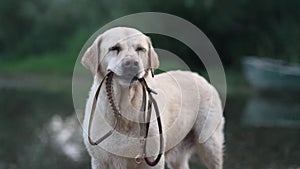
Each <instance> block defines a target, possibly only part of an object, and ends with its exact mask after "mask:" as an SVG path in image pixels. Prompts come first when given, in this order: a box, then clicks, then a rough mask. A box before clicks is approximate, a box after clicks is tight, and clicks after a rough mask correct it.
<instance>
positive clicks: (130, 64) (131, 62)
mask: <svg viewBox="0 0 300 169" xmlns="http://www.w3.org/2000/svg"><path fill="white" fill-rule="evenodd" d="M122 64H123V66H124V67H126V68H134V67H138V65H139V62H138V61H137V60H136V59H134V58H132V57H130V56H127V57H125V58H124V59H123V61H122Z"/></svg>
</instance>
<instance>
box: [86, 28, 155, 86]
mask: <svg viewBox="0 0 300 169" xmlns="http://www.w3.org/2000/svg"><path fill="white" fill-rule="evenodd" d="M81 63H82V64H83V65H84V66H85V67H86V68H88V69H89V70H90V71H91V72H92V73H93V75H97V74H99V75H100V76H103V75H105V74H106V73H107V72H108V71H112V72H114V74H115V77H116V79H117V81H118V82H119V83H120V84H121V85H128V84H130V82H131V81H132V80H133V79H137V78H142V77H144V76H146V75H147V74H148V70H151V71H154V70H155V69H157V68H158V66H159V61H158V57H157V54H156V52H155V51H154V49H153V47H152V44H151V41H150V38H149V37H147V36H146V35H144V34H143V33H141V32H140V31H138V30H136V29H133V28H126V27H116V28H112V29H110V30H108V31H106V32H104V33H103V34H101V35H99V36H98V37H97V38H96V40H95V41H94V43H93V44H92V45H91V46H90V47H89V48H88V49H87V50H86V52H85V53H84V55H83V57H82V60H81Z"/></svg>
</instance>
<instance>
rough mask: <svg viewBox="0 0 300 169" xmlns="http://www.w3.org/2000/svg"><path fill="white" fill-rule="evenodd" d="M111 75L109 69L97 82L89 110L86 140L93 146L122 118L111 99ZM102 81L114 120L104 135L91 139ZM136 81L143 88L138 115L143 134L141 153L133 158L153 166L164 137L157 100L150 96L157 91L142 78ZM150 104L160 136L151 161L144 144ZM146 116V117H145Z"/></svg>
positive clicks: (159, 154)
mask: <svg viewBox="0 0 300 169" xmlns="http://www.w3.org/2000/svg"><path fill="white" fill-rule="evenodd" d="M113 75H114V73H113V72H112V71H109V72H108V73H107V74H106V75H105V76H104V78H103V79H102V81H101V82H100V84H99V86H98V88H97V90H96V93H95V95H94V99H93V104H92V110H91V115H90V119H89V125H88V140H89V143H90V144H91V145H94V146H95V145H98V144H100V143H101V142H102V141H104V140H105V139H107V138H108V137H109V136H110V135H112V134H113V132H114V130H115V129H116V127H117V125H118V123H119V119H120V118H123V116H122V115H121V113H120V111H119V109H118V108H117V106H116V104H115V102H114V99H113V85H112V80H113ZM104 81H106V83H105V85H106V95H107V98H108V101H109V103H110V107H111V109H112V110H113V113H114V116H115V122H114V125H113V128H112V129H111V130H110V131H108V132H107V133H106V134H105V135H104V136H102V137H100V138H99V139H97V140H96V141H93V140H92V138H91V137H90V135H91V127H92V122H93V119H94V114H95V109H96V104H97V101H98V97H99V93H100V90H101V87H102V85H103V83H104ZM138 81H139V82H140V84H141V85H142V89H143V98H142V106H141V111H142V112H144V113H142V114H141V117H140V120H142V121H143V122H142V123H141V122H140V123H139V124H140V129H141V132H140V137H142V136H143V137H142V138H141V149H142V152H141V154H138V155H137V157H136V158H135V162H136V163H137V164H141V163H142V159H144V160H145V161H146V163H147V164H148V165H149V166H155V165H157V164H158V162H159V160H160V159H161V156H162V153H163V149H164V138H163V131H162V124H161V118H160V113H159V109H158V105H157V102H156V100H155V99H154V98H153V96H152V93H154V94H157V93H156V92H155V91H153V90H152V89H151V88H149V86H148V84H147V82H146V80H145V79H144V78H141V79H138ZM146 91H147V93H148V110H147V116H145V115H146V95H147V94H146ZM152 105H153V106H154V110H155V113H156V118H157V125H158V130H159V136H160V137H159V138H160V139H159V140H160V141H159V142H160V146H159V153H158V155H157V157H156V158H155V159H154V160H153V161H151V160H150V158H148V157H147V155H146V146H147V138H148V133H149V127H150V119H151V112H152ZM146 117H147V119H146ZM145 120H146V121H145Z"/></svg>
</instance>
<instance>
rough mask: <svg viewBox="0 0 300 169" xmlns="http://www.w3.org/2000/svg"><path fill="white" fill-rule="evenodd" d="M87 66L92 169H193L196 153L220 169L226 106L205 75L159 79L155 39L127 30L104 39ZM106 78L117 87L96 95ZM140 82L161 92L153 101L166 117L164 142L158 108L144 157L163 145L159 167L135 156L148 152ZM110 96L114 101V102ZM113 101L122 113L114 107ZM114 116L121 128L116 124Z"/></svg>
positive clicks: (92, 49) (87, 134)
mask: <svg viewBox="0 0 300 169" xmlns="http://www.w3.org/2000/svg"><path fill="white" fill-rule="evenodd" d="M81 62H82V64H83V65H84V66H85V67H86V68H88V69H89V70H90V71H91V72H92V74H93V76H94V83H93V85H92V87H91V91H90V95H89V98H88V100H87V104H86V110H85V118H84V123H83V129H84V132H83V136H84V142H85V145H86V147H87V150H88V152H89V154H90V155H91V165H92V168H93V169H102V168H103V169H115V168H117V169H123V168H124V169H125V168H128V169H133V168H159V169H161V168H164V166H165V162H166V163H167V165H168V167H169V168H171V169H187V168H189V165H188V161H189V158H190V156H191V155H192V154H193V153H198V155H199V156H200V157H201V159H202V161H203V162H204V164H205V165H206V166H207V168H209V169H221V168H222V163H223V142H224V136H223V126H224V118H223V113H222V106H221V101H220V98H219V95H218V93H217V91H216V90H215V88H214V87H213V86H211V85H210V84H209V83H208V82H207V81H206V80H205V79H204V78H203V77H201V76H199V75H198V74H196V73H192V72H188V71H179V70H178V71H170V72H166V73H161V74H158V75H155V76H154V77H153V76H152V75H151V72H152V71H153V70H154V69H157V68H158V67H159V60H158V57H157V54H156V52H155V51H154V49H153V47H152V45H151V42H150V39H149V38H148V37H147V36H146V35H144V34H142V33H141V32H140V31H138V30H136V29H133V28H126V27H116V28H112V29H110V30H108V31H106V32H104V33H103V34H101V35H100V36H98V37H97V38H96V40H95V41H94V42H93V44H92V45H91V46H90V47H89V48H88V49H87V51H86V52H85V53H84V55H83V57H82V61H81ZM108 72H113V74H114V75H113V77H112V82H111V84H108V83H103V84H102V85H103V87H102V89H101V90H100V91H98V89H99V85H100V82H101V81H102V80H103V79H104V77H106V74H107V73H108ZM141 78H143V79H145V81H146V82H147V84H148V86H149V87H150V88H151V89H153V90H154V91H156V92H157V94H153V97H154V99H155V100H156V102H157V104H158V110H159V112H160V117H161V124H162V131H163V132H162V133H163V134H162V135H163V138H164V139H163V143H160V141H159V139H160V136H159V134H158V127H157V123H158V121H157V120H156V117H155V113H154V109H152V116H151V123H150V127H149V137H148V138H147V140H148V139H149V141H148V143H147V147H146V154H142V155H146V156H148V157H149V158H151V159H155V157H156V156H157V155H158V154H159V153H160V152H159V147H160V146H161V144H163V151H162V152H161V154H162V156H161V158H160V159H159V161H157V162H158V163H157V164H156V165H154V166H150V165H148V164H147V163H146V161H145V160H142V161H140V162H137V159H135V158H134V157H135V156H137V155H139V154H140V152H143V151H142V149H143V146H141V143H140V140H141V139H140V138H141V135H140V133H141V130H142V129H141V125H139V124H140V121H139V120H140V115H141V113H143V112H142V111H141V109H140V107H141V105H142V104H143V101H142V100H143V99H142V98H143V90H142V85H141V84H140V83H139V80H138V79H141ZM108 85H109V86H110V87H112V89H113V90H111V91H110V92H112V93H110V94H107V91H105V89H107V88H108V87H107V86H108ZM97 91H98V94H95V93H97ZM95 95H96V97H97V98H98V99H96V100H95ZM107 95H112V96H110V97H112V100H113V101H111V100H110V99H109V98H108V97H109V96H107ZM94 102H96V104H95V105H93V103H94ZM111 102H114V106H115V107H116V108H112V106H111V105H112V103H111ZM113 109H118V111H119V113H120V116H122V118H118V116H115V115H114V113H115V111H114V110H113ZM91 114H92V118H91ZM116 118H118V123H117V125H116V126H114V124H115V121H116ZM91 121H92V123H91ZM89 129H90V131H89ZM104 135H107V137H105V136H104ZM98 138H103V139H102V140H101V141H99V143H97V145H96V144H93V141H91V140H94V141H95V140H97V139H98ZM142 157H143V156H142Z"/></svg>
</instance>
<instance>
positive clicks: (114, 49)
mask: <svg viewBox="0 0 300 169" xmlns="http://www.w3.org/2000/svg"><path fill="white" fill-rule="evenodd" d="M121 49H122V48H121V46H120V45H115V46H112V47H110V48H109V49H108V50H109V51H117V52H118V53H119V52H120V51H121Z"/></svg>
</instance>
